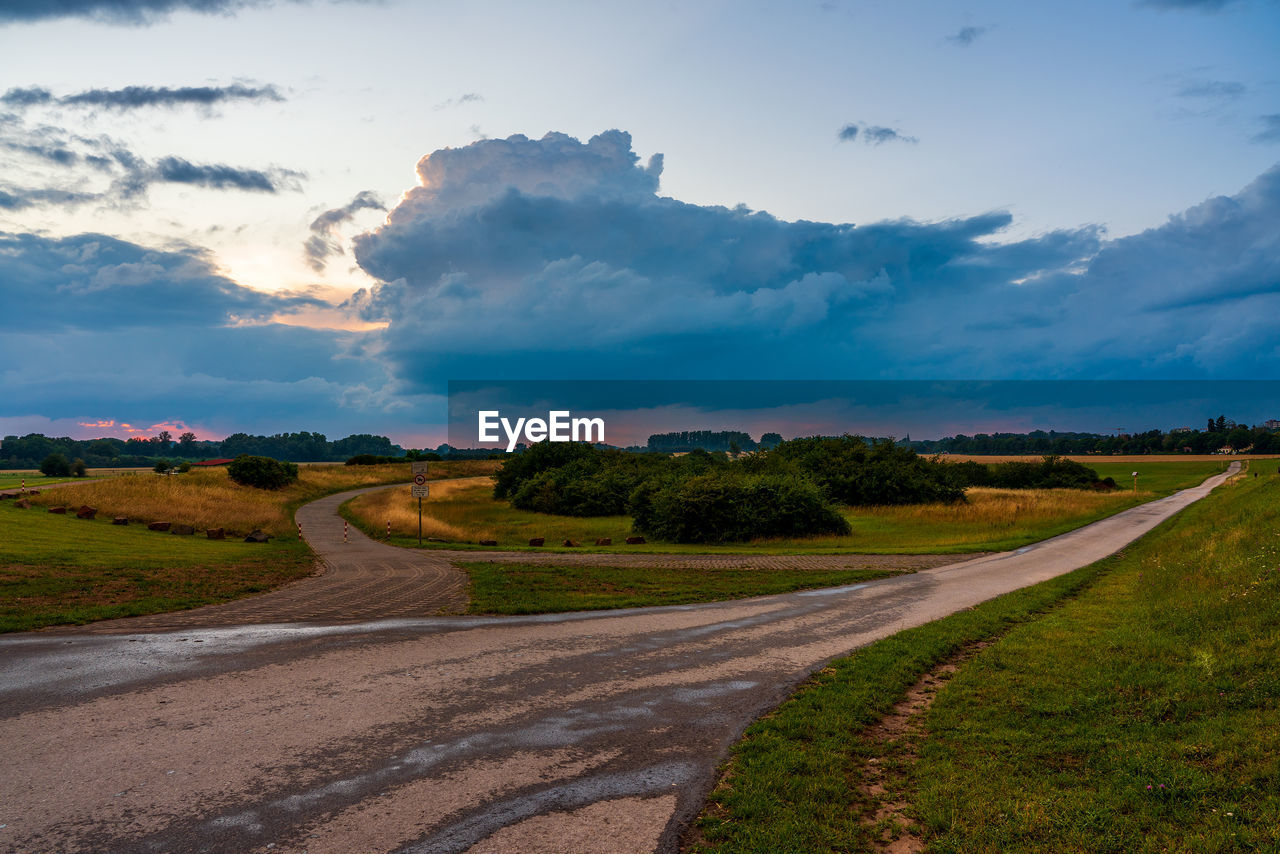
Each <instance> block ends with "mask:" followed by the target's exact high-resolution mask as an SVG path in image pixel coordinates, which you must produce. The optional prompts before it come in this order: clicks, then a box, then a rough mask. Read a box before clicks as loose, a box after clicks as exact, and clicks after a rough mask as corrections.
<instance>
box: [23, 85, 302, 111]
mask: <svg viewBox="0 0 1280 854" xmlns="http://www.w3.org/2000/svg"><path fill="white" fill-rule="evenodd" d="M37 92H39V93H43V94H45V95H48V94H49V93H48V92H45V90H39V89H10V90H9V92H8V93H6V94H5V96H4V98H0V101H4V102H5V103H10V101H9V97H10V96H11V95H15V94H16V97H17V98H18V99H19V101H21V99H24V98H31V97H33V95H32V94H31V93H37ZM48 100H52V96H50V98H49V99H47V100H45V101H30V102H29V103H47V102H48ZM283 100H284V96H282V95H281V94H280V91H279V90H278V89H276V87H274V86H242V85H240V84H238V83H237V84H234V85H231V86H182V87H179V88H176V89H171V88H169V87H166V86H160V87H156V86H126V87H124V88H123V89H89V90H87V91H84V92H77V93H75V94H74V95H66V96H63V97H61V98H58V99H56V102H57V103H58V104H60V105H62V106H66V107H104V108H107V109H113V110H132V109H137V108H139V107H178V106H182V105H186V104H194V105H197V106H201V107H212V106H215V105H217V104H222V103H226V102H228V101H283Z"/></svg>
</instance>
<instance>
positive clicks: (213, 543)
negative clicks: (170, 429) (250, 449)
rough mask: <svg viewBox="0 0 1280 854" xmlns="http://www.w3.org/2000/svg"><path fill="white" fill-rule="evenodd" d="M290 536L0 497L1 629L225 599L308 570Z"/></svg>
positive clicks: (308, 561)
mask: <svg viewBox="0 0 1280 854" xmlns="http://www.w3.org/2000/svg"><path fill="white" fill-rule="evenodd" d="M312 567H313V558H312V555H311V552H310V550H309V549H308V548H307V547H306V546H305V545H303V544H302V543H299V542H297V541H296V540H288V539H284V540H276V541H272V542H270V543H265V544H259V543H243V542H236V541H230V540H223V541H217V540H209V539H206V538H204V537H190V536H188V537H179V536H173V535H170V534H159V533H156V532H154V531H148V530H146V529H145V528H143V527H141V526H138V525H129V526H123V527H122V526H118V525H112V524H111V523H110V521H109V520H104V519H97V520H86V519H76V518H75V517H74V516H55V515H51V514H49V513H46V512H44V511H42V510H40V509H38V508H32V509H29V510H22V509H19V508H16V507H14V506H13V504H12V502H5V503H4V504H0V632H13V631H26V630H30V629H38V628H42V627H44V626H51V625H62V624H74V625H80V624H83V623H89V622H93V621H95V620H105V619H109V618H113V617H133V616H140V615H143V614H155V613H160V612H162V611H177V610H182V609H185V608H194V607H196V606H198V605H209V604H213V603H215V602H225V601H228V600H230V599H236V598H240V597H242V596H247V595H249V594H252V593H258V592H262V591H265V590H269V589H271V588H273V587H277V586H279V585H281V584H284V583H286V582H288V581H292V580H294V579H296V578H300V577H302V576H305V575H307V574H309V573H310V572H311V570H312Z"/></svg>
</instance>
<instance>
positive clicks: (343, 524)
mask: <svg viewBox="0 0 1280 854" xmlns="http://www.w3.org/2000/svg"><path fill="white" fill-rule="evenodd" d="M342 541H343V542H344V543H345V542H346V541H347V523H346V520H343V522H342Z"/></svg>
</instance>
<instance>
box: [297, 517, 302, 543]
mask: <svg viewBox="0 0 1280 854" xmlns="http://www.w3.org/2000/svg"><path fill="white" fill-rule="evenodd" d="M298 542H302V523H301V522H299V523H298Z"/></svg>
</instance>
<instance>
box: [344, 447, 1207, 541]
mask: <svg viewBox="0 0 1280 854" xmlns="http://www.w3.org/2000/svg"><path fill="white" fill-rule="evenodd" d="M1108 465H1109V466H1111V467H1112V468H1113V469H1115V470H1116V471H1118V470H1119V469H1118V468H1116V467H1122V466H1128V467H1129V468H1128V469H1127V470H1126V471H1125V472H1124V474H1125V476H1126V478H1128V475H1129V473H1130V472H1132V471H1134V470H1135V468H1136V469H1137V470H1138V471H1139V472H1140V475H1139V487H1140V489H1141V491H1140V492H1138V493H1137V494H1134V493H1133V492H1131V491H1128V490H1126V489H1122V490H1120V491H1118V492H1112V493H1099V492H1091V491H1085V490H1073V489H1056V490H1009V489H971V490H970V491H969V493H968V499H969V500H968V503H966V504H925V505H913V506H907V507H858V508H846V509H845V511H844V512H845V516H846V518H847V519H848V520H849V524H850V526H851V527H852V529H853V532H852V534H850V535H848V536H836V537H812V538H807V539H803V540H759V541H755V542H753V543H750V544H736V545H729V546H705V545H677V544H673V543H657V542H655V543H647V544H645V545H639V546H626V545H622V543H623V540H624V539H625V538H626V537H628V536H630V535H631V534H632V531H631V519H630V517H628V516H604V517H593V518H578V517H572V516H553V515H549V514H544V513H533V512H529V511H524V510H518V509H516V508H513V507H511V505H510V504H509V503H508V502H506V501H495V500H494V499H493V498H492V481H491V480H490V479H489V478H488V477H475V478H470V479H465V480H462V479H460V480H454V481H447V482H443V483H439V484H436V485H433V486H432V492H431V496H430V498H428V499H426V500H425V501H424V502H423V528H422V535H423V536H424V537H435V538H438V539H441V540H444V541H446V542H445V543H444V544H443V545H445V546H447V547H450V548H456V547H459V546H461V547H463V548H465V547H467V544H468V543H477V542H479V541H480V540H497V541H498V544H499V546H500V547H501V548H504V549H520V548H528V542H529V539H530V538H532V537H544V538H545V539H546V542H547V545H546V546H544V547H542V548H543V550H556V549H558V548H559V547H560V544H561V543H562V542H563V541H564V540H566V539H569V540H574V541H576V542H580V543H582V544H583V545H582V548H579V549H573V550H574V551H598V552H602V553H604V552H609V551H618V550H622V549H625V550H627V551H632V552H675V553H716V554H735V553H737V554H740V553H758V552H764V553H797V552H805V553H838V552H863V553H867V554H902V553H907V554H909V553H934V554H948V553H957V554H960V553H970V552H981V551H1001V550H1006V549H1014V548H1018V547H1020V546H1024V545H1027V544H1028V543H1033V542H1037V541H1039V540H1043V539H1046V538H1048V537H1052V536H1055V535H1057V534H1061V533H1065V532H1066V531H1070V530H1073V529H1075V528H1078V527H1080V526H1081V525H1085V524H1088V523H1089V522H1093V521H1096V520H1098V519H1101V518H1103V517H1104V516H1109V515H1111V514H1113V513H1116V512H1119V511H1120V510H1124V509H1126V508H1128V507H1132V506H1134V505H1135V504H1139V503H1141V502H1144V501H1150V500H1151V499H1152V498H1157V497H1160V496H1162V495H1167V494H1169V493H1171V492H1174V491H1176V490H1177V489H1181V488H1184V487H1187V486H1193V485H1195V484H1198V483H1200V482H1201V481H1203V480H1204V479H1205V478H1206V477H1208V476H1210V475H1212V474H1216V473H1217V472H1219V471H1221V469H1222V465H1221V458H1217V459H1213V460H1196V461H1177V462H1155V463H1149V464H1143V465H1141V466H1138V465H1137V464H1135V463H1132V462H1120V463H1114V462H1113V463H1109V464H1108ZM1099 468H1100V469H1101V468H1103V467H1102V466H1099ZM1099 473H1100V475H1102V476H1104V477H1105V476H1106V475H1107V474H1109V473H1110V472H1109V471H1108V472H1106V473H1104V472H1102V471H1100V472H1099ZM1117 480H1119V478H1117ZM1120 482H1121V483H1122V484H1123V485H1125V486H1128V485H1130V484H1131V482H1132V480H1131V478H1130V479H1128V480H1122V481H1120ZM343 515H344V516H345V517H346V518H347V519H349V520H350V521H351V522H353V523H354V524H356V525H357V526H358V527H360V528H361V529H362V530H363V531H365V533H367V534H369V535H371V536H375V537H378V538H380V539H385V537H386V529H387V522H388V520H389V521H390V522H391V531H392V537H391V542H392V543H393V544H395V545H404V546H415V545H417V532H418V504H417V499H414V498H412V497H411V496H410V495H409V490H408V488H407V487H406V488H403V489H394V490H387V491H383V492H376V493H370V494H368V495H363V496H360V497H358V498H356V499H355V500H353V501H351V502H349V503H348V504H347V505H346V506H345V507H344V508H343ZM603 537H609V538H611V539H612V540H613V542H614V543H615V545H613V546H610V547H608V548H599V549H596V548H594V547H593V546H592V545H591V544H592V543H593V542H594V541H595V540H596V539H597V538H603ZM429 545H430V544H429Z"/></svg>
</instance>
